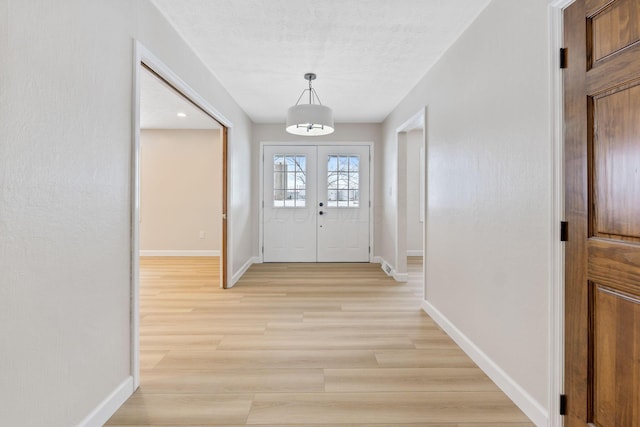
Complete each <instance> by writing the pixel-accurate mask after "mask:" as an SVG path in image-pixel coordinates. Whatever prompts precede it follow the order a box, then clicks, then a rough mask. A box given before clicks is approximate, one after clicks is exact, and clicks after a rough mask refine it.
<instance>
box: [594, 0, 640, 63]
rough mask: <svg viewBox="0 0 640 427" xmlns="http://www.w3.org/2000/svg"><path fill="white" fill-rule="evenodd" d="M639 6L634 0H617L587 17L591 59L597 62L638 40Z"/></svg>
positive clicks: (639, 29) (639, 28) (639, 36)
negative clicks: (590, 27) (591, 51)
mask: <svg viewBox="0 0 640 427" xmlns="http://www.w3.org/2000/svg"><path fill="white" fill-rule="evenodd" d="M639 23H640V8H639V7H638V6H637V4H636V1H635V0H618V1H615V2H612V3H610V4H609V5H608V6H606V7H604V8H603V9H601V10H599V11H598V12H597V13H595V14H594V15H593V16H591V17H590V18H589V21H588V24H589V25H591V26H592V29H591V31H590V33H591V35H592V41H591V43H592V46H593V55H592V57H593V61H594V62H598V61H600V60H601V59H603V58H606V57H607V56H609V55H612V54H614V53H616V52H619V51H620V50H621V49H624V48H626V47H629V46H631V45H632V44H634V43H635V42H637V41H638V40H640V26H639V25H638V24H639Z"/></svg>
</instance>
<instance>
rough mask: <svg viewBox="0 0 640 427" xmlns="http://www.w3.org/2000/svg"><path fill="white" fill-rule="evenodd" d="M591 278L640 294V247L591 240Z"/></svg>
mask: <svg viewBox="0 0 640 427" xmlns="http://www.w3.org/2000/svg"><path fill="white" fill-rule="evenodd" d="M588 252H589V258H588V266H589V267H588V268H589V274H588V277H589V280H593V281H595V282H598V283H602V284H605V285H608V286H613V287H615V288H616V289H620V290H624V291H627V292H633V293H638V294H640V248H639V247H638V246H636V245H633V244H628V245H624V244H620V243H618V242H615V241H610V240H600V239H590V240H589V250H588Z"/></svg>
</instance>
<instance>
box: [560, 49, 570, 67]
mask: <svg viewBox="0 0 640 427" xmlns="http://www.w3.org/2000/svg"><path fill="white" fill-rule="evenodd" d="M567 61H568V58H567V48H566V47H561V48H560V68H567Z"/></svg>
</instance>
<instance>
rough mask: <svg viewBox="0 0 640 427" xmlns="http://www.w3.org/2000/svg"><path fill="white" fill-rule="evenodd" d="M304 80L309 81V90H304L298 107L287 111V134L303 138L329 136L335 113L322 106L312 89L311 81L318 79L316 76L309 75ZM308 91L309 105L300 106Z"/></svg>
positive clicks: (297, 103) (295, 106)
mask: <svg viewBox="0 0 640 427" xmlns="http://www.w3.org/2000/svg"><path fill="white" fill-rule="evenodd" d="M304 78H305V80H308V81H309V89H305V90H303V91H302V94H300V97H299V98H298V102H296V105H294V106H293V107H290V108H289V110H288V111H287V132H289V133H292V134H294V135H303V136H316V135H329V134H330V133H332V132H333V112H332V111H331V108H329V107H326V106H324V105H322V102H320V98H319V97H318V94H317V93H316V90H315V89H314V88H313V87H311V81H313V80H315V79H316V75H315V74H314V73H307V74H305V75H304ZM307 91H308V92H309V103H308V104H300V100H301V99H302V97H303V96H304V94H305V92H307Z"/></svg>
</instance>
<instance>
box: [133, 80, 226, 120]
mask: <svg viewBox="0 0 640 427" xmlns="http://www.w3.org/2000/svg"><path fill="white" fill-rule="evenodd" d="M178 113H182V114H185V117H179V116H178ZM140 128H141V129H221V127H220V125H219V124H218V122H216V121H215V120H213V119H212V118H211V117H209V116H208V115H206V114H205V113H204V112H202V111H201V110H200V109H198V108H196V107H195V106H194V105H193V104H192V103H191V102H189V101H187V100H186V99H185V98H184V97H182V96H181V95H179V94H178V93H177V92H176V91H175V90H174V89H173V88H172V87H170V86H169V85H167V84H166V83H165V82H164V81H162V80H160V79H159V78H158V77H157V76H156V75H154V74H152V73H151V72H149V71H147V70H146V69H144V68H143V69H142V72H141V73H140Z"/></svg>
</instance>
